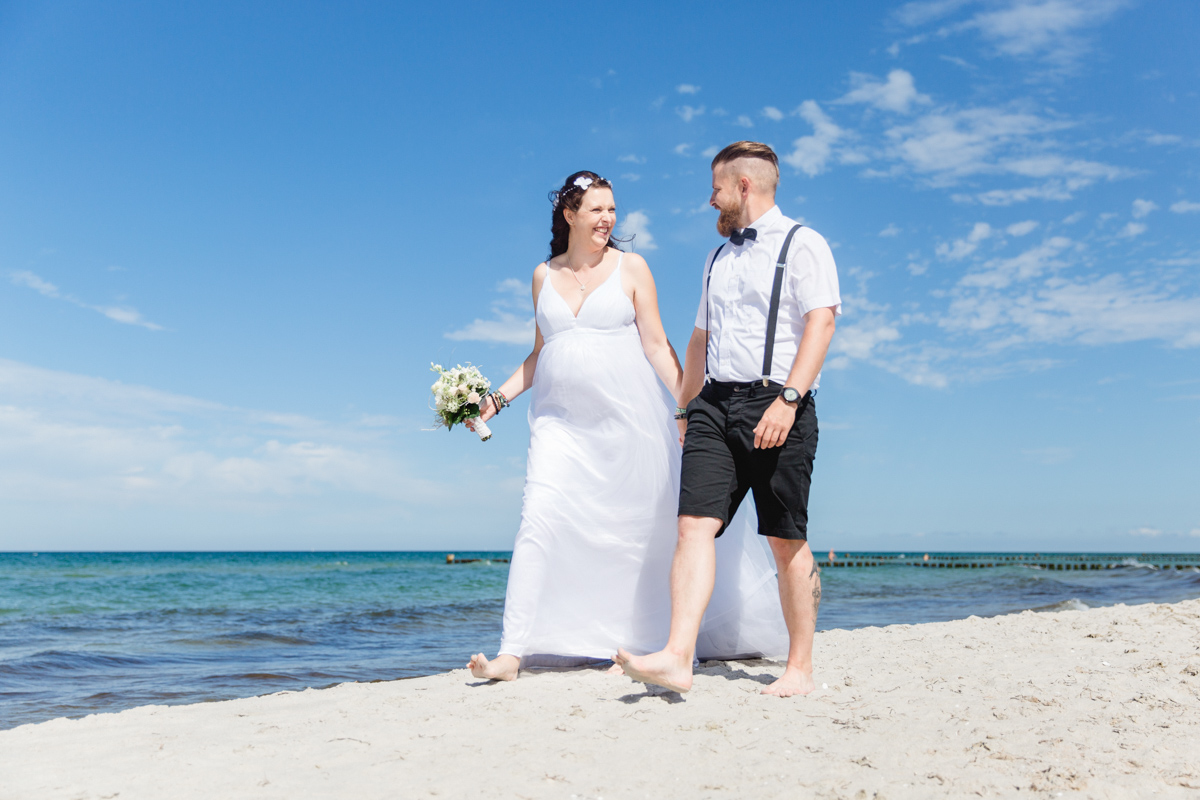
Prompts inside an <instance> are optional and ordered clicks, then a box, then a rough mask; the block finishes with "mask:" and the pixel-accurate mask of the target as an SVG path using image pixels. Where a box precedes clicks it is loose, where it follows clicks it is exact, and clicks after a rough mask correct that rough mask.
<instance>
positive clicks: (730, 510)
mask: <svg viewBox="0 0 1200 800" xmlns="http://www.w3.org/2000/svg"><path fill="white" fill-rule="evenodd" d="M781 391H783V387H782V386H779V385H778V384H774V383H772V384H770V385H768V386H763V385H762V383H761V382H757V383H752V384H735V383H716V382H712V383H707V384H705V385H704V389H703V390H701V392H700V394H699V396H697V397H696V398H695V399H694V400H692V402H690V403H688V407H687V420H688V424H687V435H686V436H685V437H684V440H683V475H682V478H681V480H680V492H679V514H680V516H684V515H686V516H693V517H713V518H715V519H719V520H721V530H720V532H718V534H717V535H718V536H720V535H721V533H724V532H725V527H726V526H727V525H728V524H729V520H731V519H733V515H734V512H736V511H737V509H738V506H740V505H741V503H742V500H743V498H745V496H746V492H747V491H750V490H753V491H754V507H755V509H756V510H757V511H758V532H759V533H760V534H762V535H763V536H774V537H777V538H779V539H807V538H808V488H809V485H810V484H811V482H812V468H813V459H814V458H816V455H817V410H816V406H815V403H814V401H813V397H812V395H811V394H808V395H806V396H805V397H804V399H802V400H801V401H800V405H799V408H798V409H797V411H796V422H795V424H793V425H792V429H791V431H789V432H788V436H787V440H786V441H785V442H784V444H783V446H782V447H772V448H770V449H765V450H755V449H754V428H755V427H757V425H758V422H759V420H761V419H762V415H763V413H764V412H766V410H767V407H768V406H769V405H771V403H772V402H774V400H775V398H776V396H778V395H779V393H780V392H781Z"/></svg>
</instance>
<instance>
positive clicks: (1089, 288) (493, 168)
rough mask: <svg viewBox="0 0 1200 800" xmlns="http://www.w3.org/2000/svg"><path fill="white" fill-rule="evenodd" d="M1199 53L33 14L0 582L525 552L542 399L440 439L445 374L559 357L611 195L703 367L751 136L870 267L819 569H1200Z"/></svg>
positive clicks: (500, 15) (906, 23) (0, 45)
mask: <svg viewBox="0 0 1200 800" xmlns="http://www.w3.org/2000/svg"><path fill="white" fill-rule="evenodd" d="M1197 30H1200V5H1197V4H1196V3H1194V2H1189V1H1188V0H1162V1H1161V2H1135V1H1134V0H1128V1H1125V0H934V1H932V2H913V3H887V2H843V3H836V4H834V3H816V2H802V3H798V2H790V3H769V2H764V3H757V4H754V6H753V7H752V8H749V7H748V8H745V9H740V10H736V11H734V10H732V8H731V7H730V6H729V5H728V4H715V3H699V2H697V3H686V4H646V3H625V2H614V3H609V4H606V5H604V6H602V7H597V6H586V5H571V4H561V3H525V4H503V5H501V4H486V3H469V2H468V3H459V4H454V5H453V6H448V5H445V4H429V5H425V6H416V5H415V4H403V5H402V4H395V3H372V2H360V3H354V4H314V3H298V2H287V3H282V2H279V3H272V2H257V3H253V4H246V3H222V2H212V1H211V0H210V1H209V2H204V3H199V2H182V3H168V4H164V3H151V2H146V3H136V2H104V3H101V2H90V3H89V2H80V3H72V4H64V3H26V2H15V3H14V2H7V3H0V550H35V551H37V550H46V551H49V550H243V549H252V550H308V549H321V550H339V549H343V550H362V549H368V550H392V549H396V550H404V549H429V550H447V551H452V550H464V549H476V548H478V549H507V548H509V547H511V544H512V540H513V537H514V535H515V533H516V530H517V526H518V523H519V518H520V505H521V492H522V485H523V479H524V469H525V455H526V447H527V444H528V426H527V421H526V418H525V415H526V412H527V409H528V404H527V402H526V400H525V398H520V399H518V400H517V401H516V402H515V403H514V405H513V407H512V408H511V409H508V410H506V411H505V412H504V414H502V415H501V416H500V417H499V418H498V419H497V420H496V421H495V422H494V423H492V429H493V431H494V433H495V436H494V438H493V439H492V440H491V441H489V442H487V443H480V442H479V441H478V440H477V439H476V437H475V436H474V435H473V434H471V433H470V432H468V431H465V430H463V429H461V428H460V429H455V430H453V431H451V432H449V433H447V432H446V431H444V430H439V431H434V430H432V429H433V414H432V411H431V410H430V394H429V386H430V384H431V383H432V380H433V377H434V376H433V374H432V373H431V372H430V371H429V367H430V363H431V362H437V363H441V364H447V365H449V364H456V363H464V364H465V363H468V362H470V363H474V364H476V365H479V366H480V367H481V369H483V371H484V372H485V374H487V375H488V376H490V377H491V378H492V380H493V381H494V382H496V383H499V382H501V381H503V380H504V379H505V378H506V377H507V376H508V374H509V373H510V372H511V371H512V369H513V368H515V366H516V365H517V364H519V363H520V362H521V360H522V359H523V358H524V357H525V355H526V354H527V353H528V351H529V347H530V345H531V341H532V310H531V304H530V299H529V280H530V276H531V275H532V272H533V269H534V267H535V266H536V265H537V264H538V263H539V262H540V261H541V260H543V259H544V258H545V256H546V253H547V250H548V242H549V224H550V219H549V217H550V205H549V202H548V201H547V197H546V195H547V192H549V191H550V190H551V189H553V188H555V187H556V186H557V185H559V184H560V182H561V180H562V179H563V177H565V176H566V175H568V174H570V173H572V172H574V171H576V170H580V169H590V170H594V171H596V172H598V173H600V174H601V175H604V176H606V177H608V178H609V179H611V180H612V181H613V184H614V187H615V195H616V199H617V204H618V216H619V219H620V223H621V226H622V231H623V232H624V233H625V234H626V235H629V234H633V235H634V238H633V240H632V242H631V243H630V245H629V247H631V248H632V249H634V250H636V251H637V252H638V253H640V254H642V255H643V256H645V257H646V259H647V261H648V262H649V264H650V267H651V269H652V271H653V272H654V275H655V279H656V281H657V283H658V288H659V295H660V304H661V309H662V314H663V319H664V323H665V325H666V328H667V332H668V335H669V336H670V338H671V340H672V342H673V343H674V345H675V346H676V347H677V348H679V349H680V350H681V351H682V348H683V347H684V346H685V345H686V342H687V340H688V337H689V335H690V333H691V330H692V325H693V321H694V318H695V312H696V304H697V302H698V300H699V292H700V276H701V272H702V269H703V263H704V258H705V255H706V254H707V253H708V251H709V250H710V249H711V248H713V247H715V246H716V245H717V244H719V242H720V239H719V238H718V235H717V233H716V231H715V221H716V212H715V211H714V210H712V209H711V208H709V207H708V206H707V205H706V203H707V199H708V195H709V191H710V186H709V181H710V172H709V161H710V159H711V156H712V154H713V153H715V152H716V150H717V149H719V148H720V147H722V146H724V145H725V144H728V143H729V142H732V141H736V140H739V139H754V140H758V141H764V142H767V143H768V144H770V145H772V146H773V147H774V148H775V149H776V151H777V152H778V153H779V155H780V158H781V167H782V175H781V184H780V189H779V194H778V202H779V205H780V207H781V208H782V210H783V211H784V213H785V214H788V215H789V216H792V217H795V218H796V219H798V220H801V221H803V222H804V223H805V224H807V225H809V226H811V227H812V228H814V229H815V230H817V231H818V232H820V233H821V234H822V235H824V236H825V238H826V239H827V240H829V242H830V243H831V246H832V247H833V252H834V256H835V258H836V260H837V263H838V271H839V276H840V280H841V286H842V294H843V303H844V311H845V315H844V316H843V317H841V318H840V319H839V325H838V330H837V333H836V335H835V337H834V342H833V345H832V348H831V351H830V355H829V360H828V362H827V365H826V369H825V372H824V375H823V378H822V385H821V391H820V394H819V397H818V399H817V412H818V417H819V419H820V426H821V440H820V448H819V451H818V456H817V461H816V468H815V475H814V479H813V488H812V499H811V503H810V530H809V536H810V542H811V543H812V545H813V547H814V548H815V549H818V550H824V549H827V548H828V549H836V550H855V549H860V550H861V549H880V550H898V551H905V550H924V551H932V550H1039V551H1041V550H1044V551H1055V550H1058V551H1064V550H1067V551H1076V550H1083V551H1086V550H1093V551H1095V550H1101V551H1103V550H1109V551H1132V552H1139V551H1140V552H1149V551H1155V552H1178V551H1196V550H1200V491H1197V488H1196V487H1197V485H1198V484H1200V456H1198V455H1197V454H1198V453H1200V236H1198V235H1197V230H1198V229H1200V124H1198V123H1200V113H1198V110H1200V93H1198V88H1197V87H1200V56H1198V55H1197V51H1196V48H1195V46H1194V37H1195V32H1196V31H1197ZM682 355H683V354H682V352H680V356H681V357H682ZM578 491H581V492H586V491H587V487H586V486H580V487H578Z"/></svg>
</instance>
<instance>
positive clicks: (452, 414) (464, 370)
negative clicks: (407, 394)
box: [432, 364, 492, 442]
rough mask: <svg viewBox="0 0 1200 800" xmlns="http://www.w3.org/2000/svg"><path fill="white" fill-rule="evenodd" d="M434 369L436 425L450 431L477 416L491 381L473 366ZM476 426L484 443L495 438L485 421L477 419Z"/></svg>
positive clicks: (439, 365) (490, 386)
mask: <svg viewBox="0 0 1200 800" xmlns="http://www.w3.org/2000/svg"><path fill="white" fill-rule="evenodd" d="M432 370H433V371H434V372H436V373H437V374H438V379H437V380H436V381H434V383H433V387H432V388H433V400H434V403H435V407H434V408H435V411H436V412H437V424H438V425H439V426H442V427H444V428H446V430H449V429H451V428H453V427H454V426H455V425H457V424H458V423H460V422H466V421H467V420H469V419H473V418H476V417H478V416H479V404H480V403H481V402H482V401H483V398H484V396H486V395H487V393H488V392H489V391H490V390H491V388H492V383H491V381H489V380H488V379H487V378H485V377H483V374H482V373H481V372H480V371H479V369H478V368H476V367H473V366H471V365H470V364H467V366H465V367H464V366H463V365H462V364H459V365H458V366H456V367H455V368H454V369H445V368H443V367H442V365H441V364H433V365H432ZM473 427H474V428H475V432H476V433H477V434H479V438H480V440H481V441H484V442H486V441H487V440H488V439H490V438H492V432H491V431H490V430H488V426H487V425H485V424H484V422H483V420H481V419H475V422H474V424H473Z"/></svg>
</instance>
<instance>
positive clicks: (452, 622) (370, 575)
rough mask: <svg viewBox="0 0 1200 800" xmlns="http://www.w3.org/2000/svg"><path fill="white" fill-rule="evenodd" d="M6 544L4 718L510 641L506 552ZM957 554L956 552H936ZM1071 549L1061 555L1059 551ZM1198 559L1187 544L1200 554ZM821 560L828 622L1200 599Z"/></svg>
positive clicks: (399, 672)
mask: <svg viewBox="0 0 1200 800" xmlns="http://www.w3.org/2000/svg"><path fill="white" fill-rule="evenodd" d="M457 555H458V557H459V558H460V559H461V558H480V559H483V560H482V561H480V562H477V563H473V564H459V565H455V566H448V565H447V564H446V563H445V554H444V553H441V552H438V553H50V554H47V553H42V554H39V555H36V556H35V555H33V554H31V553H8V554H0V728H9V727H13V726H15V725H20V724H24V723H27V722H38V721H42V720H46V719H52V718H55V717H60V716H82V715H85V714H88V713H94V712H98V711H118V710H121V709H125V708H131V707H133V706H138V705H146V704H151V703H159V704H163V703H165V704H175V703H193V702H201V701H206V700H221V699H228V698H232V697H246V696H252V695H257V694H266V693H270V692H275V691H281V690H289V689H302V688H305V687H309V686H314V687H321V686H328V685H331V684H335V683H341V682H344V681H350V680H358V681H369V680H389V679H394V678H401V677H411V676H417V675H428V674H431V673H435V672H441V671H444V670H447V669H453V668H456V667H461V666H462V665H463V664H464V663H465V661H466V659H467V657H468V656H469V655H470V654H471V653H475V652H479V651H483V652H486V653H488V654H491V653H493V652H494V651H495V649H496V647H497V646H498V645H499V640H500V620H501V614H502V613H503V602H504V587H505V581H506V580H507V577H508V565H507V564H506V563H500V562H498V561H490V560H489V559H505V558H507V557H508V555H509V554H508V553H463V552H460V553H457ZM942 555H944V556H945V555H951V554H942ZM1056 558H1061V559H1068V558H1070V556H1068V555H1062V556H1057V557H1052V560H1053V559H1056ZM1192 559H1193V560H1194V557H1192ZM1118 560H1120V561H1122V562H1123V563H1124V566H1122V567H1120V568H1117V569H1106V570H1100V571H1082V572H1056V571H1053V570H1048V569H1045V568H1039V567H1029V566H1003V567H994V568H990V569H978V570H976V569H972V570H941V569H935V570H929V569H913V568H911V567H906V566H900V565H892V564H889V565H887V566H876V567H857V568H856V567H850V568H840V569H826V570H824V573H823V581H824V599H823V602H822V605H821V614H820V618H819V625H818V627H819V628H820V629H822V630H825V629H829V628H857V627H863V626H867V625H887V624H893V623H919V622H932V621H940V620H949V619H959V618H962V617H966V616H969V615H971V614H977V615H980V616H990V615H995V614H1004V613H1012V612H1017V611H1023V610H1025V609H1038V610H1051V609H1057V608H1065V607H1084V606H1095V605H1111V604H1115V603H1131V604H1132V603H1145V602H1175V601H1178V600H1184V599H1189V598H1194V597H1200V570H1197V569H1196V568H1195V567H1190V566H1189V567H1188V568H1186V569H1182V570H1173V569H1157V568H1154V567H1151V566H1146V565H1145V564H1144V563H1143V562H1142V561H1139V560H1138V559H1136V558H1132V557H1118Z"/></svg>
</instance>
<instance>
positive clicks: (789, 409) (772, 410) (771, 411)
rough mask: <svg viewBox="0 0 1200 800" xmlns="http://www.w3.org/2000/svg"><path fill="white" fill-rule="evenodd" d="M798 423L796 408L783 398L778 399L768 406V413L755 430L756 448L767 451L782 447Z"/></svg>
mask: <svg viewBox="0 0 1200 800" xmlns="http://www.w3.org/2000/svg"><path fill="white" fill-rule="evenodd" d="M795 422H796V407H795V406H794V405H792V404H790V403H785V402H784V401H783V397H776V398H775V401H774V402H773V403H771V405H769V406H767V410H766V413H764V414H763V415H762V419H760V420H759V421H758V425H757V426H756V427H755V428H754V447H755V449H757V450H766V449H767V448H771V447H781V446H782V445H783V443H784V442H786V441H787V436H788V432H789V431H790V430H791V429H792V425H793V424H795Z"/></svg>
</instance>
